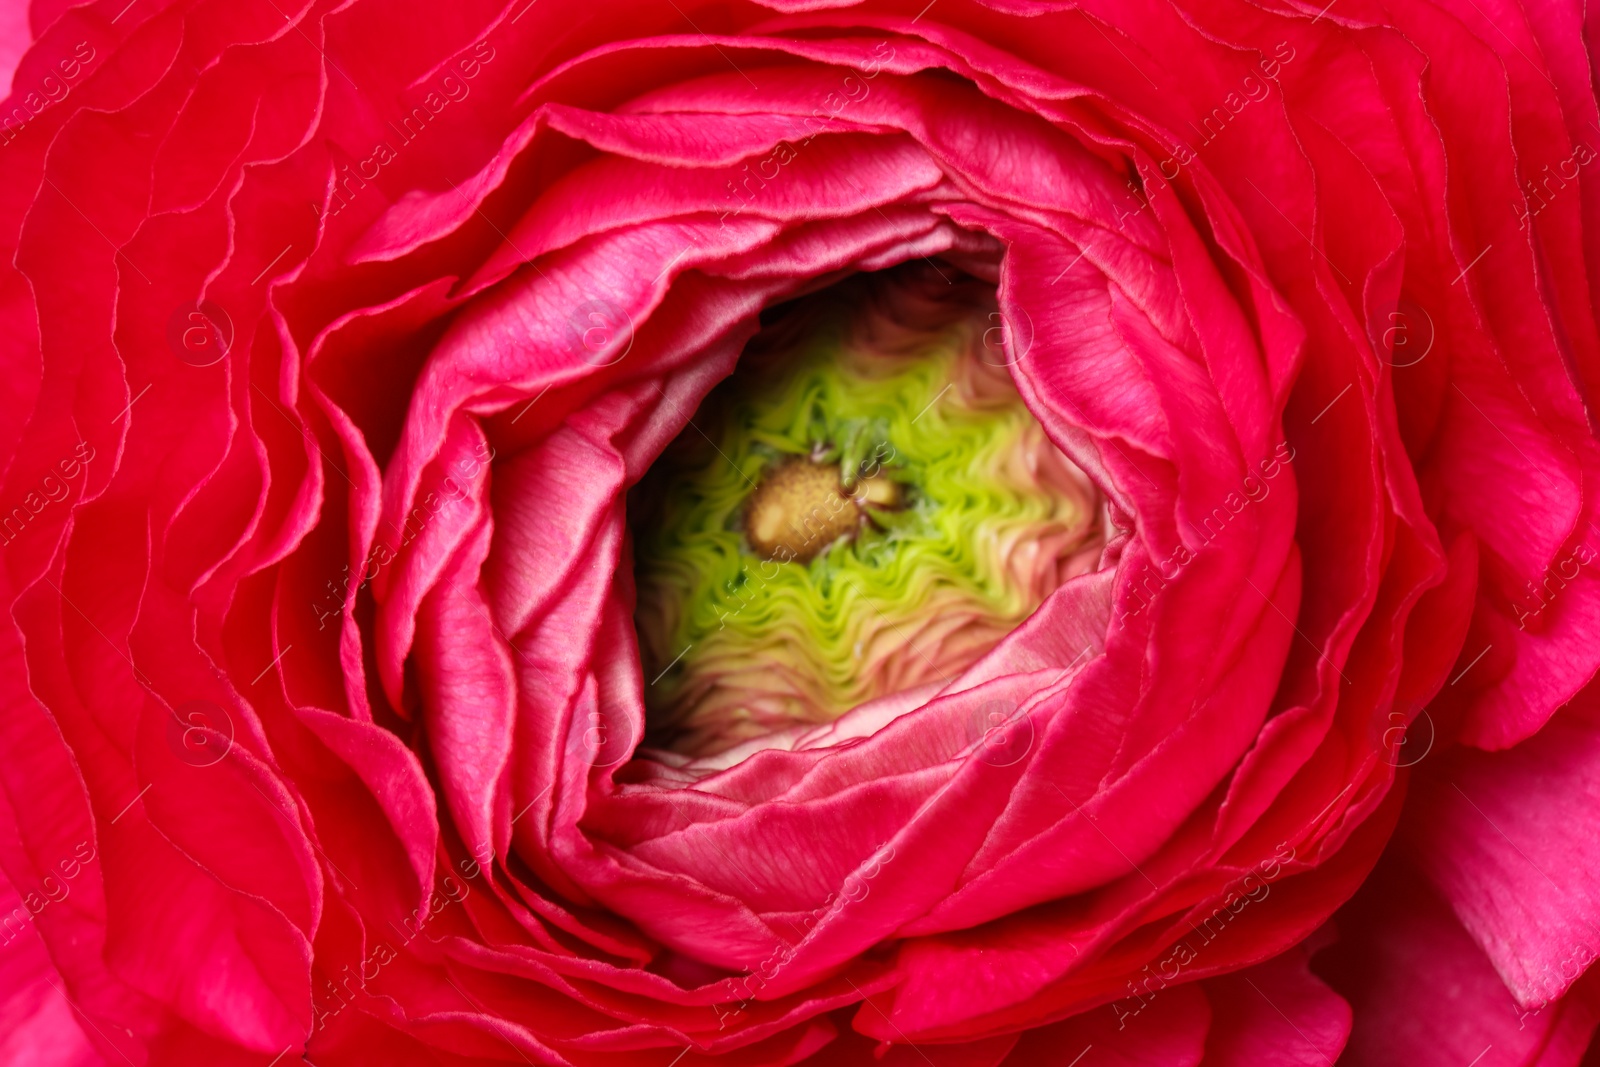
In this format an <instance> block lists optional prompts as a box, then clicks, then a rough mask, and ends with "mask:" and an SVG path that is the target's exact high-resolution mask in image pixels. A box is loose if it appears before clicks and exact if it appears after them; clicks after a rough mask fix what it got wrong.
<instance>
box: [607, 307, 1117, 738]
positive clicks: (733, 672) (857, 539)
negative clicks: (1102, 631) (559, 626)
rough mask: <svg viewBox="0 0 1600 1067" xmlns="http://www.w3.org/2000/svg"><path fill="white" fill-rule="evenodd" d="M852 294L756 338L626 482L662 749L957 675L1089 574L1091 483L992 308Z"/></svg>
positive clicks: (648, 695) (797, 721) (797, 313)
mask: <svg viewBox="0 0 1600 1067" xmlns="http://www.w3.org/2000/svg"><path fill="white" fill-rule="evenodd" d="M846 288H847V287H845V286H840V287H836V289H841V290H845V289H846ZM850 289H853V292H851V291H850V290H847V291H846V292H845V293H842V294H839V293H834V292H831V291H830V292H829V293H824V294H821V298H812V299H810V300H807V301H803V302H800V306H798V307H795V308H793V309H792V310H790V311H789V313H788V314H787V315H783V316H780V317H779V318H778V320H777V321H776V322H774V323H773V324H772V325H770V326H769V327H768V328H767V329H766V330H765V331H763V333H762V335H760V336H758V337H757V338H756V339H755V340H754V341H752V342H751V344H750V345H749V346H748V347H747V349H746V353H745V355H744V357H743V358H742V359H741V361H740V365H739V368H738V370H737V371H736V372H735V373H734V374H733V376H732V377H731V378H729V379H728V380H727V381H725V382H723V383H722V384H721V385H720V386H718V388H717V389H716V390H714V391H713V392H712V394H711V395H710V396H709V397H708V398H707V399H706V401H705V403H704V404H703V405H702V406H701V408H700V410H699V411H698V412H697V413H696V415H695V416H694V419H693V420H692V423H693V424H692V425H691V426H690V427H688V428H687V429H686V430H685V431H684V432H683V434H682V435H680V437H679V438H678V439H677V441H675V442H674V443H673V445H672V446H670V447H669V448H668V449H667V451H666V452H665V454H664V455H663V456H662V457H661V459H660V460H658V461H657V463H656V464H655V466H654V467H653V468H652V469H651V471H650V472H649V474H648V475H647V476H646V478H645V479H644V481H643V482H642V483H641V485H640V486H639V488H638V490H636V493H635V496H634V500H633V506H632V507H631V508H630V510H631V512H632V514H633V534H634V553H635V573H636V579H637V585H638V607H637V611H636V622H637V626H638V631H639V636H640V645H641V652H642V658H643V666H644V681H645V700H646V706H647V708H648V709H649V714H650V729H651V732H652V734H653V735H654V737H653V740H655V741H656V742H657V743H658V744H661V745H664V746H668V747H671V748H673V749H676V750H678V751H680V752H683V753H687V754H692V755H708V754H712V753H716V752H719V751H721V750H724V749H727V748H729V747H732V746H733V745H736V744H739V743H740V742H743V741H746V740H749V739H750V738H754V737H761V736H766V735H772V734H775V733H778V732H780V731H783V730H785V729H786V728H796V729H792V730H791V736H793V735H795V734H797V733H798V732H799V731H800V730H803V728H804V727H807V726H811V725H816V724H822V723H827V722H831V721H832V720H834V719H835V718H837V717H838V716H839V715H841V714H843V713H844V712H846V711H848V710H850V709H851V708H853V707H855V706H857V705H859V704H862V703H865V702H866V701H870V700H873V699H876V698H879V697H884V696H888V695H891V694H896V693H900V692H903V691H906V690H912V689H917V688H919V687H929V686H937V685H939V684H943V683H946V682H949V681H951V680H953V679H954V677H955V676H956V675H957V674H958V673H959V672H960V671H961V670H962V669H963V668H964V667H966V666H967V665H968V664H970V663H972V662H973V661H974V660H975V659H977V658H978V657H979V656H981V655H982V654H983V653H985V652H987V651H988V650H989V649H990V648H992V647H993V646H994V645H995V643H996V642H997V641H999V640H1000V638H1001V637H1003V636H1004V635H1005V634H1006V633H1007V632H1009V631H1010V630H1011V629H1013V628H1014V627H1016V626H1017V625H1018V624H1019V623H1021V622H1022V621H1023V620H1024V619H1025V618H1027V616H1028V615H1029V614H1031V613H1032V612H1033V611H1034V609H1035V608H1037V607H1038V606H1039V604H1040V603H1041V602H1042V601H1043V600H1044V598H1045V597H1046V596H1048V595H1049V594H1050V593H1051V592H1052V591H1053V590H1054V589H1055V588H1056V587H1057V586H1058V585H1059V584H1060V583H1061V582H1062V581H1064V580H1065V579H1066V578H1067V577H1070V576H1071V574H1073V573H1076V572H1078V571H1081V570H1085V569H1088V567H1089V566H1091V565H1092V560H1093V558H1094V556H1095V555H1096V553H1097V548H1096V547H1095V546H1094V545H1093V544H1091V541H1092V540H1093V539H1094V535H1095V534H1096V533H1097V532H1098V530H1097V527H1096V515H1095V495H1094V491H1093V489H1092V487H1091V486H1090V484H1089V483H1088V481H1087V479H1086V478H1085V477H1084V475H1083V474H1082V472H1080V471H1079V470H1078V469H1077V468H1076V467H1075V466H1073V465H1072V464H1071V463H1070V462H1069V461H1068V460H1067V459H1066V457H1065V456H1063V455H1062V454H1061V452H1060V451H1059V450H1058V449H1057V448H1056V447H1055V446H1054V445H1053V444H1052V443H1051V442H1050V441H1049V439H1048V438H1047V437H1046V436H1045V434H1044V431H1043V429H1042V428H1041V427H1040V425H1039V423H1038V422H1037V421H1036V420H1035V419H1034V417H1033V416H1032V414H1030V413H1029V411H1028V409H1027V408H1026V407H1025V406H1024V405H1023V402H1022V399H1021V397H1020V396H1019V395H1018V393H1017V391H1016V388H1015V386H1014V385H1013V383H1012V381H1011V378H1010V374H1009V372H1008V371H1007V370H1006V368H1005V367H1004V366H1002V365H1000V364H1002V363H1003V362H1004V357H1003V355H1001V353H1000V350H999V349H997V348H994V347H991V346H990V345H989V344H986V341H988V342H992V340H993V331H992V322H991V321H990V317H991V315H992V310H989V309H992V303H990V302H988V301H986V300H983V299H973V292H974V287H973V286H963V287H961V289H960V293H961V294H962V295H964V296H965V297H966V299H964V300H952V299H951V298H950V296H949V295H946V296H944V298H943V299H939V298H931V297H929V296H928V293H927V291H926V290H925V289H923V288H920V287H916V286H907V285H905V284H904V283H903V281H902V280H900V279H896V278H880V277H877V276H867V278H866V279H864V280H861V281H858V282H857V284H856V285H855V286H853V287H850ZM976 291H977V292H978V293H980V294H981V295H982V296H984V297H988V298H989V300H992V290H988V289H987V288H986V287H984V288H978V289H977V290H976ZM850 295H855V296H858V297H862V296H863V295H864V299H861V300H860V301H859V303H858V305H857V306H854V307H852V306H849V304H848V303H846V302H845V301H841V300H840V299H838V297H839V296H850ZM830 296H832V297H834V299H828V298H829V297H830ZM841 305H844V306H841Z"/></svg>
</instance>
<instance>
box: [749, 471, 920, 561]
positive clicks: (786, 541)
mask: <svg viewBox="0 0 1600 1067" xmlns="http://www.w3.org/2000/svg"><path fill="white" fill-rule="evenodd" d="M899 499H900V487H899V486H897V485H895V483H894V482H891V481H890V480H889V479H887V478H885V477H883V476H882V475H881V474H880V475H876V476H874V477H871V478H861V479H857V481H856V484H855V485H854V486H853V487H846V486H845V485H843V483H842V480H841V478H840V476H839V466H838V464H832V465H830V464H827V463H820V462H817V461H816V460H811V459H795V460H789V461H787V462H785V463H782V464H780V465H779V466H778V467H777V468H776V469H774V470H772V471H770V472H769V473H768V474H767V476H766V477H765V478H763V479H762V481H761V484H760V486H758V487H757V489H756V491H755V492H754V493H752V494H751V495H750V503H749V504H748V505H747V507H746V510H745V536H746V537H747V538H749V541H750V547H752V548H754V549H755V550H756V551H757V552H759V553H760V554H761V556H762V558H763V559H769V560H782V561H784V562H789V561H794V562H799V563H806V562H809V561H810V560H811V559H812V557H814V556H815V555H816V554H817V553H818V552H821V551H822V550H823V549H825V548H827V547H829V546H830V545H832V544H833V543H834V542H835V541H838V540H839V539H840V538H842V537H851V536H853V535H854V534H855V532H856V529H857V528H858V527H859V526H860V525H861V524H862V523H863V522H866V521H868V516H869V515H870V514H871V510H872V509H876V508H883V507H892V506H893V505H894V504H896V503H898V501H899Z"/></svg>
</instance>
